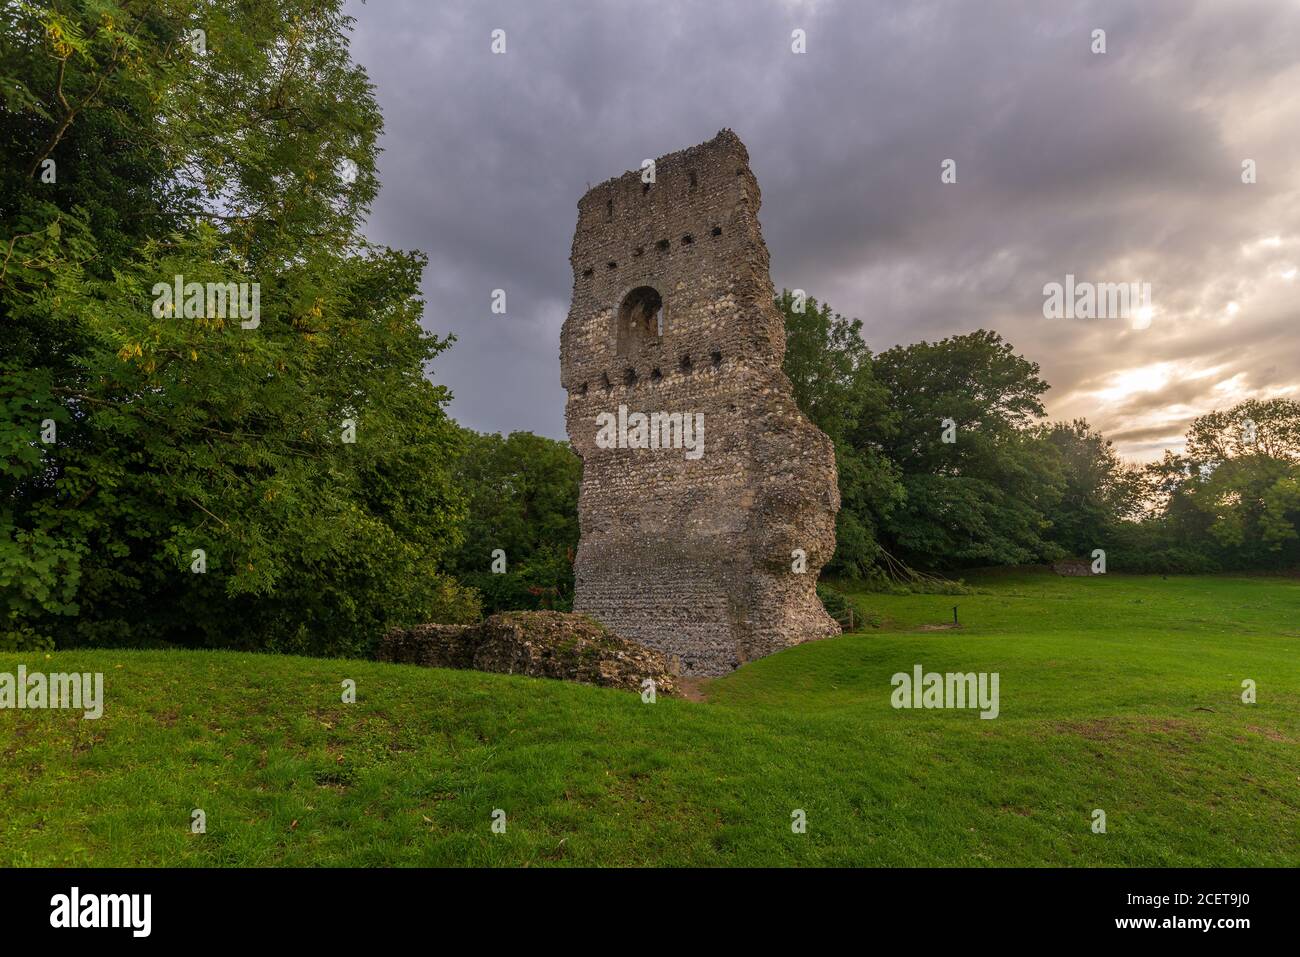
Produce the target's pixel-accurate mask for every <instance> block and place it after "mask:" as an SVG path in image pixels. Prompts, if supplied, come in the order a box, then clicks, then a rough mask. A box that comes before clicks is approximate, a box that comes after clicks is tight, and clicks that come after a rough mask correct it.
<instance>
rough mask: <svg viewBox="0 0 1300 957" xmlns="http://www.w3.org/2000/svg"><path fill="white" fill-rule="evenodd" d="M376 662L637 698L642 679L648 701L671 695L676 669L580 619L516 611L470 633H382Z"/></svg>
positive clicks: (452, 629) (467, 628) (432, 628)
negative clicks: (650, 694)
mask: <svg viewBox="0 0 1300 957" xmlns="http://www.w3.org/2000/svg"><path fill="white" fill-rule="evenodd" d="M377 657H378V659H379V660H380V661H388V662H393V663H396V664H411V665H424V666H426V667H429V668H472V669H474V670H476V671H494V672H497V673H498V674H507V675H532V676H533V677H535V678H558V679H562V680H565V681H580V682H583V683H585V684H593V685H600V686H602V687H607V688H625V689H627V690H629V691H641V690H643V688H642V682H643V681H644V680H645V679H646V678H650V679H651V680H653V681H654V683H655V693H656V694H663V695H671V694H675V693H676V691H677V683H676V677H677V676H678V675H679V674H680V673H681V668H680V665H679V663H678V662H676V661H674V660H673V659H671V658H670V657H669V656H668V655H665V654H662V653H660V652H658V651H654V650H653V649H650V648H643V647H641V646H640V645H638V644H636V643H635V642H631V641H626V640H624V639H623V638H620V637H619V636H618V635H615V634H612V633H611V632H610V631H609V630H608V629H607V628H605V627H604V626H603V625H601V624H600V623H599V622H597V621H593V620H592V619H590V618H588V617H586V616H585V615H571V614H566V613H564V612H558V611H521V612H507V613H504V614H499V615H492V616H491V617H489V618H488V619H487V620H486V621H483V622H480V623H479V624H477V625H417V626H416V627H414V628H400V629H394V630H393V631H390V632H389V633H388V634H387V635H385V636H384V637H383V639H382V640H381V641H380V643H379V650H378V654H377Z"/></svg>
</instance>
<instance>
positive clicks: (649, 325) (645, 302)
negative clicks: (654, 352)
mask: <svg viewBox="0 0 1300 957" xmlns="http://www.w3.org/2000/svg"><path fill="white" fill-rule="evenodd" d="M663 334H664V301H663V297H661V296H660V295H659V293H658V291H657V290H655V289H654V287H652V286H637V287H636V288H635V289H633V290H632V291H631V292H629V293H628V294H627V295H626V296H624V297H623V302H622V304H621V305H620V306H619V307H618V351H619V352H620V353H621V354H624V355H627V354H630V353H633V352H636V351H637V350H639V349H640V348H641V347H643V346H645V345H646V344H648V343H651V342H655V341H657V340H659V339H661V338H662V337H663Z"/></svg>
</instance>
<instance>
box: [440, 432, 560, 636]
mask: <svg viewBox="0 0 1300 957" xmlns="http://www.w3.org/2000/svg"><path fill="white" fill-rule="evenodd" d="M464 436H465V451H464V454H463V455H462V456H461V458H460V460H459V462H458V463H457V467H456V477H457V481H458V482H459V483H460V484H461V486H462V487H463V488H465V490H466V492H467V494H468V496H469V509H468V516H467V519H466V523H465V528H464V544H463V545H462V546H461V547H460V549H459V551H458V552H457V553H456V554H455V556H454V558H453V559H452V561H451V564H450V566H449V567H450V569H451V570H452V571H454V572H455V574H456V575H457V577H458V578H459V579H460V580H461V581H462V582H465V583H467V584H469V585H472V586H473V587H475V588H477V589H478V591H479V592H480V594H481V595H482V596H483V607H484V610H485V611H486V612H489V613H491V612H496V611H506V610H515V609H535V608H552V609H556V610H558V611H568V610H570V609H571V608H572V607H573V556H574V553H575V552H576V551H577V548H578V485H579V483H580V481H581V478H582V462H581V460H580V459H579V458H578V457H577V456H576V455H574V454H573V451H572V450H571V449H570V448H569V446H568V444H567V443H565V442H556V441H554V440H553V439H547V438H544V437H542V436H539V435H533V434H532V433H531V432H512V433H511V434H510V435H509V436H507V437H505V438H503V437H502V436H500V435H495V434H490V435H481V434H478V433H475V432H471V431H469V430H466V431H465V432H464ZM498 549H500V550H501V552H503V553H504V555H503V556H496V555H494V554H493V553H494V552H496V551H497V550H498ZM498 558H500V560H501V561H502V562H504V567H505V571H504V572H500V573H494V572H493V571H492V568H493V564H494V562H495V561H497V559H498ZM498 567H500V566H499V565H498Z"/></svg>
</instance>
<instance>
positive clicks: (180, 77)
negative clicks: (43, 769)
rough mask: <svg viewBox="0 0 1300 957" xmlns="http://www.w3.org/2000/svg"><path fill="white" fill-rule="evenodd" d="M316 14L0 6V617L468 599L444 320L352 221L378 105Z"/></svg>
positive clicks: (159, 614) (160, 6)
mask: <svg viewBox="0 0 1300 957" xmlns="http://www.w3.org/2000/svg"><path fill="white" fill-rule="evenodd" d="M339 8H340V3H339V2H337V0H334V2H331V0H326V2H307V0H285V2H281V3H277V4H251V5H250V4H242V3H235V2H216V3H208V2H204V3H200V2H197V0H170V2H162V3H157V4H151V5H148V6H145V5H142V4H134V3H114V2H106V0H81V2H68V3H62V4H59V5H58V6H57V7H55V6H53V5H48V4H40V3H33V4H26V3H24V4H5V5H3V7H0V21H3V26H4V31H3V34H4V39H3V47H2V48H0V52H2V53H3V57H2V59H0V62H2V63H3V66H2V67H0V84H2V85H3V87H4V89H5V99H4V101H3V106H2V107H0V143H3V144H4V146H5V152H6V155H7V156H14V157H16V158H18V160H19V161H18V163H16V164H5V169H4V170H3V172H0V214H2V220H0V222H2V226H0V229H2V232H0V257H3V261H2V262H0V320H2V321H3V323H4V335H3V340H4V347H3V352H0V372H3V376H2V379H0V382H2V384H0V442H2V443H3V445H4V452H5V459H4V461H5V466H4V471H3V472H2V473H0V616H3V619H2V623H0V629H2V630H4V631H5V632H6V633H7V634H9V635H11V636H13V635H25V636H33V635H34V636H36V639H38V640H48V638H49V637H51V636H56V637H57V639H58V642H59V644H78V643H80V644H160V643H176V644H184V645H194V646H235V647H249V648H268V649H279V650H288V651H300V652H310V653H361V652H364V651H365V650H366V649H367V648H368V646H369V644H370V642H371V641H372V640H373V639H374V638H375V637H376V636H377V635H378V634H379V633H380V632H381V631H382V630H383V629H384V628H386V627H388V626H390V625H392V624H397V623H410V622H414V621H419V620H430V619H433V620H437V619H447V620H461V619H466V618H472V617H474V616H475V615H476V614H477V604H476V601H475V599H474V596H473V595H472V594H471V593H468V592H465V591H464V590H463V589H461V588H460V587H459V586H458V585H457V584H456V583H455V582H454V581H453V580H452V579H450V578H448V577H447V576H446V575H445V574H443V573H441V572H440V571H439V566H440V564H441V563H443V562H444V561H445V559H446V557H447V555H448V553H449V552H450V551H451V550H452V549H454V548H455V547H456V545H457V541H458V534H459V532H458V529H459V527H460V524H461V522H462V520H463V516H464V512H465V503H464V501H463V497H462V495H461V494H460V492H459V490H458V489H457V487H456V485H455V483H454V481H453V475H452V470H453V467H454V463H455V461H456V459H457V456H458V454H459V448H460V437H459V435H458V430H457V429H456V428H455V426H454V424H453V423H451V422H450V420H449V419H448V418H447V416H446V414H445V411H444V406H445V404H446V401H447V399H448V396H447V393H446V391H445V390H444V389H443V388H441V387H439V386H435V385H433V384H432V383H430V382H429V381H428V380H427V379H426V378H425V377H424V370H425V368H426V366H427V364H428V363H429V362H430V361H431V360H432V359H433V358H434V357H435V356H437V355H438V354H439V353H441V352H442V351H443V350H444V349H446V348H447V347H448V345H449V344H450V340H449V339H439V338H437V337H435V336H431V335H428V334H426V333H424V332H423V331H422V330H421V328H420V317H421V312H422V302H421V299H420V295H419V279H420V274H421V272H422V269H423V266H424V260H423V258H422V257H421V256H420V255H418V254H409V253H402V252H396V251H393V250H389V249H385V248H381V247H375V246H373V245H371V244H369V243H368V242H366V241H365V239H364V238H363V237H362V236H361V234H360V232H359V224H360V222H361V217H362V216H363V215H364V213H365V212H366V210H367V209H368V206H369V203H370V202H371V201H372V200H373V198H374V196H375V194H376V188H377V187H376V181H375V178H374V156H375V150H376V146H375V143H376V138H377V135H378V132H379V129H380V125H381V120H380V116H379V112H378V109H377V107H376V105H375V103H374V101H373V97H372V95H371V92H370V88H369V84H368V81H367V79H366V77H365V74H364V73H363V71H362V70H361V69H360V68H359V67H357V66H356V65H355V64H353V63H352V62H351V61H350V59H349V57H348V51H347V31H348V28H349V26H350V20H349V19H348V18H346V17H344V16H343V15H342V14H341V13H340V9H339ZM195 31H202V33H196V32H195ZM47 161H52V163H53V165H52V166H51V165H50V162H47ZM51 174H52V175H51ZM176 277H182V282H183V283H184V284H189V283H200V284H209V283H210V284H213V285H212V287H206V286H205V287H203V290H202V292H203V293H206V290H207V289H208V288H212V289H214V290H218V289H219V290H221V291H222V292H223V293H225V292H227V284H235V285H232V286H230V287H229V292H230V293H231V294H233V293H234V292H235V291H239V292H244V293H246V295H245V296H243V298H242V299H241V302H242V303H243V304H244V305H251V304H252V302H253V301H256V302H257V303H258V309H257V310H256V313H255V314H251V315H245V314H244V312H242V311H238V310H235V309H234V308H233V303H232V302H230V301H224V302H223V301H218V300H216V299H215V297H214V296H213V294H212V293H206V294H200V295H199V296H198V297H197V298H193V299H192V298H191V297H190V294H189V292H188V289H189V288H190V287H186V289H185V296H184V297H183V298H182V300H181V301H176V302H171V303H169V302H167V301H165V297H164V296H163V295H162V292H161V291H162V290H164V289H166V288H168V287H170V286H172V285H173V284H174V282H175V280H176ZM240 283H243V284H245V285H244V286H243V287H242V289H240V288H238V284H240ZM254 289H256V290H257V299H256V300H253V296H252V291H253V290H254ZM51 424H52V426H53V433H50V431H49V427H50V425H51ZM51 434H52V436H53V437H52V438H50V436H51ZM350 439H355V441H351V440H350ZM200 572H201V573H200ZM10 640H11V642H12V641H13V639H12V638H11V639H10Z"/></svg>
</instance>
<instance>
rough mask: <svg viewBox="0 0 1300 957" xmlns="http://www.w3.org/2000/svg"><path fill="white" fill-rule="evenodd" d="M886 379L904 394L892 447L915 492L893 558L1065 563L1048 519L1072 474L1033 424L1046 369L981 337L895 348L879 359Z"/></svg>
mask: <svg viewBox="0 0 1300 957" xmlns="http://www.w3.org/2000/svg"><path fill="white" fill-rule="evenodd" d="M875 372H876V376H877V378H878V379H879V380H880V381H881V382H882V383H884V385H885V386H886V387H887V388H888V389H889V391H890V393H891V395H892V396H893V397H894V408H895V411H896V412H897V414H898V415H897V420H896V428H895V430H894V432H893V434H892V435H889V436H884V437H882V446H883V448H884V449H885V452H886V454H887V455H888V456H889V457H890V458H891V459H892V460H893V461H894V462H895V463H897V465H898V467H899V469H900V470H901V472H902V482H903V487H904V489H905V492H906V503H905V504H904V506H903V507H902V508H900V509H898V510H897V511H896V512H895V513H894V514H893V515H892V516H891V518H890V519H889V521H888V522H886V523H885V526H884V529H885V533H886V535H887V538H888V540H889V541H890V543H891V545H892V547H891V548H890V550H891V552H893V553H894V554H896V555H898V557H899V558H901V559H902V560H904V561H907V562H909V563H912V564H916V565H920V566H928V567H949V568H951V567H954V566H963V565H967V566H969V565H1018V564H1026V563H1030V562H1037V561H1044V560H1048V559H1051V558H1054V557H1057V556H1058V555H1059V554H1060V549H1059V547H1058V546H1057V545H1055V544H1054V543H1053V542H1052V541H1051V539H1050V537H1049V535H1048V529H1049V526H1050V519H1049V518H1048V513H1049V512H1050V511H1051V510H1052V509H1053V508H1055V507H1056V505H1057V503H1058V502H1059V501H1060V499H1061V494H1062V487H1063V478H1062V476H1061V472H1060V466H1059V462H1058V460H1057V457H1056V456H1055V455H1053V454H1052V453H1051V451H1050V450H1049V449H1048V448H1046V447H1045V445H1044V444H1043V443H1042V442H1041V441H1038V440H1037V439H1036V437H1035V435H1034V432H1033V428H1032V426H1033V425H1034V424H1035V421H1036V419H1037V418H1038V417H1040V416H1042V415H1043V406H1042V401H1041V399H1040V396H1041V395H1042V394H1043V393H1044V392H1045V391H1047V388H1048V386H1047V383H1046V382H1044V381H1043V380H1042V379H1041V378H1039V376H1038V366H1037V364H1035V363H1033V362H1030V361H1029V360H1027V359H1025V358H1023V357H1022V356H1019V355H1017V354H1016V353H1015V351H1014V350H1013V349H1012V347H1011V345H1010V343H1006V342H1003V341H1002V338H1001V337H1000V336H999V335H998V334H997V333H994V332H988V331H985V330H979V331H977V332H973V333H970V334H968V335H964V336H952V337H950V338H947V339H943V340H941V341H939V342H936V343H929V342H919V343H915V344H913V345H909V346H895V347H894V348H892V349H890V350H888V351H886V352H883V353H881V354H879V355H878V356H876V360H875ZM945 422H947V423H949V424H950V425H951V426H955V432H950V435H951V436H952V437H953V438H954V441H952V442H945V441H943V432H944V428H945Z"/></svg>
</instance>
